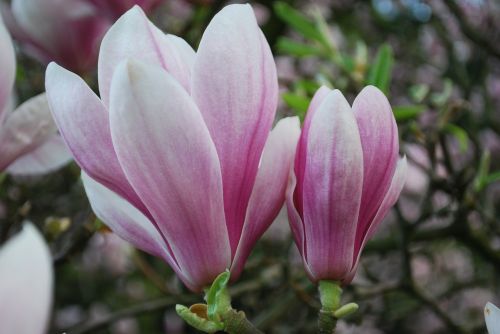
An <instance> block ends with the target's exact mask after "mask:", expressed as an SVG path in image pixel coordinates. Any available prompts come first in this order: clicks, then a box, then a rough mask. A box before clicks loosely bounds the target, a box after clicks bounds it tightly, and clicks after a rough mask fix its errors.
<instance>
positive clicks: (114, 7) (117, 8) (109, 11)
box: [87, 0, 162, 21]
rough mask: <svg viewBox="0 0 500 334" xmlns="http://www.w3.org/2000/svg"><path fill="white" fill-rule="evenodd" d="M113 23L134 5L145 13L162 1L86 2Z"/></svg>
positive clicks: (99, 0)
mask: <svg viewBox="0 0 500 334" xmlns="http://www.w3.org/2000/svg"><path fill="white" fill-rule="evenodd" d="M87 1H88V2H90V3H93V4H94V5H95V6H96V7H97V8H98V9H99V10H100V11H102V12H103V13H105V14H106V15H107V16H108V17H109V18H111V19H112V20H113V21H114V20H116V19H117V18H119V17H120V16H121V15H122V14H124V13H125V12H126V11H127V10H129V9H130V8H132V7H133V6H134V5H138V6H140V7H141V8H142V10H144V11H145V12H146V13H148V12H150V11H151V10H153V9H154V8H155V7H156V6H158V5H159V4H160V3H161V2H162V0H87Z"/></svg>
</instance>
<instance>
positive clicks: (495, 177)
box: [484, 171, 500, 186]
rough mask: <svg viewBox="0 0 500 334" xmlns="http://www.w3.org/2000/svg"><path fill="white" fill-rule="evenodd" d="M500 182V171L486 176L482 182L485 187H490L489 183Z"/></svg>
mask: <svg viewBox="0 0 500 334" xmlns="http://www.w3.org/2000/svg"><path fill="white" fill-rule="evenodd" d="M499 181H500V171H497V172H494V173H492V174H490V175H488V176H486V178H485V180H484V182H485V185H486V186H487V185H490V184H491V183H494V182H499Z"/></svg>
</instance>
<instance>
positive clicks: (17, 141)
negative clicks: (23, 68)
mask: <svg viewBox="0 0 500 334" xmlns="http://www.w3.org/2000/svg"><path fill="white" fill-rule="evenodd" d="M15 72H16V60H15V54H14V48H13V46H12V41H11V39H10V37H9V34H8V33H7V30H6V29H5V27H4V25H3V23H2V20H1V18H0V172H2V171H4V170H6V171H7V172H9V173H11V174H41V173H45V172H48V171H51V170H54V169H56V168H59V167H61V166H62V165H64V164H66V163H67V162H68V161H69V160H70V159H71V156H70V155H69V152H68V151H67V149H66V147H65V145H64V143H63V141H62V139H61V137H60V136H59V135H58V134H57V127H56V125H55V124H54V122H53V120H52V116H51V114H50V110H49V106H48V104H47V98H46V97H45V94H41V95H38V96H35V97H33V98H31V99H29V100H28V101H26V102H25V103H23V104H21V105H20V106H19V107H18V108H17V109H16V110H14V111H12V110H11V108H12V107H11V96H12V90H13V85H14V80H15Z"/></svg>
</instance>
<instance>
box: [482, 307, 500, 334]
mask: <svg viewBox="0 0 500 334" xmlns="http://www.w3.org/2000/svg"><path fill="white" fill-rule="evenodd" d="M484 319H485V320H486V328H488V333H489V334H500V309H498V307H496V306H495V305H493V304H492V303H487V304H486V306H485V307H484Z"/></svg>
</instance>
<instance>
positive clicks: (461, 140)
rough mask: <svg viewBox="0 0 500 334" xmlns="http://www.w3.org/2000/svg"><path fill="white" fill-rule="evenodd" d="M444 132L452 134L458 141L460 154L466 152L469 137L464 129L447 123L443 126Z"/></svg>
mask: <svg viewBox="0 0 500 334" xmlns="http://www.w3.org/2000/svg"><path fill="white" fill-rule="evenodd" d="M444 130H445V131H446V132H448V133H450V134H452V135H453V136H454V137H455V138H456V139H457V140H458V145H459V148H460V152H462V153H464V152H465V151H467V147H468V146H469V135H468V134H467V132H466V131H465V130H464V129H462V128H461V127H459V126H457V125H455V124H451V123H448V124H446V125H445V126H444Z"/></svg>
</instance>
